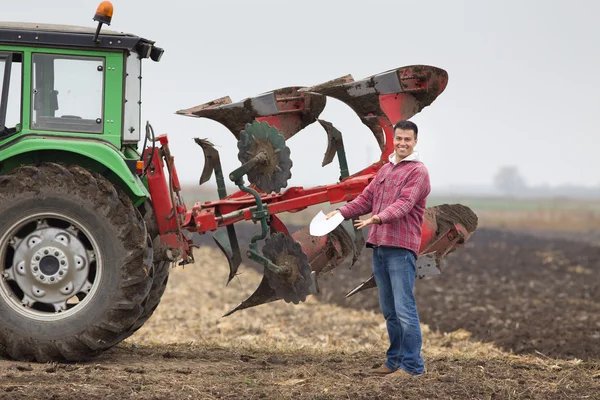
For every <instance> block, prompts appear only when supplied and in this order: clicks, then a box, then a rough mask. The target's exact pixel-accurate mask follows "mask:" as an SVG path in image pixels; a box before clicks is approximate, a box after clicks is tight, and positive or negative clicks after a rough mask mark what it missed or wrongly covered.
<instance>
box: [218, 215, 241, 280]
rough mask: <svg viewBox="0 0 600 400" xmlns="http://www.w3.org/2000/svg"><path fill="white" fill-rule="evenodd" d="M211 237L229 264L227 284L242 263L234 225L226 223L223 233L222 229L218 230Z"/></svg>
mask: <svg viewBox="0 0 600 400" xmlns="http://www.w3.org/2000/svg"><path fill="white" fill-rule="evenodd" d="M213 239H214V241H215V243H216V244H217V246H219V248H220V249H221V251H222V252H223V254H225V258H227V263H228V264H229V277H228V278H227V284H229V282H231V280H232V279H233V278H234V277H235V276H236V274H237V271H238V269H239V268H240V264H241V263H242V257H241V253H240V245H239V243H238V240H237V235H236V233H235V227H234V226H233V225H227V232H226V233H225V232H224V231H222V230H218V231H217V232H215V233H214V234H213Z"/></svg>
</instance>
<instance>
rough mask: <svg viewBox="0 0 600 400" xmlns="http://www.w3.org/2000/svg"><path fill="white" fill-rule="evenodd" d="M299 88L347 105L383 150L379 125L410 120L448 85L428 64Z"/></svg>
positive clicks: (441, 71) (348, 77)
mask: <svg viewBox="0 0 600 400" xmlns="http://www.w3.org/2000/svg"><path fill="white" fill-rule="evenodd" d="M345 78H346V79H343V78H338V79H334V80H332V81H329V82H326V83H323V84H319V85H315V86H312V87H310V88H304V89H300V91H302V92H308V93H318V94H322V95H324V96H331V97H333V98H335V99H338V100H340V101H341V102H343V103H346V104H347V105H348V106H349V107H350V108H352V109H353V110H354V112H356V114H358V116H359V117H360V119H361V121H362V123H363V124H365V125H366V126H367V127H368V128H369V129H370V130H371V132H373V135H374V136H375V139H376V140H377V143H378V144H379V147H380V149H381V150H382V151H383V150H384V147H385V138H384V134H383V132H382V126H381V124H382V122H383V123H385V124H387V125H394V124H395V123H396V122H398V121H400V120H402V119H409V118H411V117H412V116H414V115H415V114H417V113H419V112H420V111H421V110H422V109H423V108H425V107H427V106H428V105H430V104H431V103H432V102H433V101H434V100H435V99H436V98H437V96H439V95H440V94H441V93H442V92H443V91H444V89H445V88H446V85H447V83H448V74H447V73H446V71H444V70H442V69H440V68H436V67H431V66H427V65H414V66H407V67H402V68H397V69H393V70H390V71H387V72H383V73H381V74H377V75H373V76H370V77H368V78H366V79H363V80H360V81H354V79H352V77H351V76H350V75H348V76H346V77H345Z"/></svg>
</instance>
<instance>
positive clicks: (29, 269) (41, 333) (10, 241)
mask: <svg viewBox="0 0 600 400" xmlns="http://www.w3.org/2000/svg"><path fill="white" fill-rule="evenodd" d="M0 227H2V228H1V229H2V230H1V231H0V275H1V279H0V355H4V356H8V357H10V358H12V359H16V360H28V361H38V362H47V361H64V360H67V361H82V360H86V359H89V358H91V357H93V356H95V355H97V354H98V353H100V352H101V351H103V350H106V349H107V348H110V347H112V346H114V345H115V344H117V343H119V342H120V341H121V340H123V339H124V338H125V337H126V336H128V332H129V331H130V329H131V327H132V326H133V325H134V324H135V322H136V321H137V320H138V319H139V317H140V315H142V313H143V312H144V307H143V303H144V302H145V301H146V300H147V298H148V294H149V292H150V287H151V285H152V279H151V278H150V269H151V268H152V265H151V264H152V248H151V247H152V241H151V240H150V238H149V236H148V234H147V231H146V225H145V222H144V220H143V218H142V215H141V214H140V212H139V211H138V210H137V209H136V208H135V207H134V206H133V204H132V203H131V201H130V200H129V198H128V197H127V196H125V195H124V194H123V193H122V192H121V191H120V190H118V189H116V188H115V187H114V186H113V185H112V184H111V183H110V182H108V181H107V180H106V179H105V178H103V177H102V176H100V175H98V174H95V173H92V172H89V171H87V170H85V169H83V168H81V167H78V166H68V167H63V166H60V165H58V164H52V163H47V164H42V165H40V166H35V167H34V166H25V167H21V168H19V169H17V170H15V171H13V172H11V173H9V174H7V175H4V176H1V177H0Z"/></svg>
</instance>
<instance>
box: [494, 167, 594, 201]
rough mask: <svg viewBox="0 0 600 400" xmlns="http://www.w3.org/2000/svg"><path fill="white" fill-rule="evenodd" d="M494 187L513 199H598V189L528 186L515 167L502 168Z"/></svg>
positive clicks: (570, 186)
mask: <svg viewBox="0 0 600 400" xmlns="http://www.w3.org/2000/svg"><path fill="white" fill-rule="evenodd" d="M494 187H495V188H496V189H497V190H498V191H499V192H501V193H502V194H504V195H507V196H515V197H550V196H552V197H556V196H564V197H600V186H599V187H592V188H590V187H584V186H577V185H569V184H567V185H559V186H550V185H547V184H546V185H539V186H530V185H528V184H527V182H526V181H525V178H523V175H521V172H520V171H519V169H518V168H517V167H516V166H512V165H510V166H503V167H501V168H500V169H499V170H498V172H497V173H496V175H495V176H494Z"/></svg>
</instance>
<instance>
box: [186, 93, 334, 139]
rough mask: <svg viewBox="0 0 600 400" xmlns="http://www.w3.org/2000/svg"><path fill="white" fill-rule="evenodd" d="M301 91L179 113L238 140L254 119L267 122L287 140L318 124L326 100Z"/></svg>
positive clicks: (220, 102) (226, 100) (228, 101)
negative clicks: (215, 124)
mask: <svg viewBox="0 0 600 400" xmlns="http://www.w3.org/2000/svg"><path fill="white" fill-rule="evenodd" d="M301 88H302V87H301V86H290V87H286V88H281V89H277V90H273V91H271V92H267V93H263V94H260V95H258V96H255V97H249V98H246V99H244V100H242V101H239V102H236V103H231V99H229V97H224V98H221V99H217V100H213V101H211V102H209V103H205V104H202V105H199V106H196V107H192V108H188V109H184V110H179V111H177V114H179V115H184V116H189V117H197V118H208V119H212V120H214V121H217V122H219V123H220V124H222V125H224V126H225V127H226V128H227V129H229V130H230V131H231V133H233V135H234V136H235V137H236V139H239V133H240V132H241V131H242V130H243V129H244V126H245V125H246V124H247V123H249V122H252V121H253V120H255V119H257V120H259V121H262V120H266V121H267V122H269V124H271V125H273V126H275V127H277V129H279V130H280V132H281V133H282V134H283V135H284V137H285V138H286V139H288V138H290V137H292V136H293V135H295V134H296V133H298V132H299V131H300V130H302V129H304V128H305V127H307V126H308V125H310V124H312V123H313V122H315V121H316V120H317V118H318V117H319V115H320V114H321V112H322V111H323V109H324V108H325V104H326V101H327V99H326V98H325V97H324V96H321V95H319V94H314V93H300V92H298V89H301Z"/></svg>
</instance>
